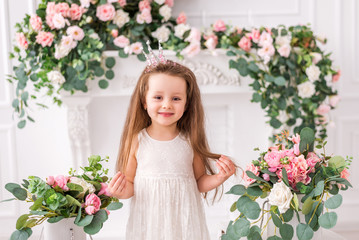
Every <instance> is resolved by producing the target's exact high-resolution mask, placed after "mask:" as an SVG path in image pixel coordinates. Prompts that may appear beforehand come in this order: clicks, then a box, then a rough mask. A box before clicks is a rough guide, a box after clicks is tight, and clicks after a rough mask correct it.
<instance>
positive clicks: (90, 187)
mask: <svg viewBox="0 0 359 240" xmlns="http://www.w3.org/2000/svg"><path fill="white" fill-rule="evenodd" d="M70 183H74V184H77V185H80V186H81V187H82V188H83V189H84V190H83V191H82V192H81V193H80V194H79V195H78V196H79V197H83V196H84V194H85V193H86V191H87V190H88V191H89V194H91V193H94V192H95V191H96V188H95V187H94V186H93V185H92V184H91V183H88V182H86V181H85V180H84V179H82V178H77V177H71V178H70Z"/></svg>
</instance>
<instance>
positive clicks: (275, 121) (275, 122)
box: [269, 117, 282, 129]
mask: <svg viewBox="0 0 359 240" xmlns="http://www.w3.org/2000/svg"><path fill="white" fill-rule="evenodd" d="M269 124H270V125H271V126H272V127H273V128H275V129H278V128H280V126H282V122H281V121H279V120H278V119H276V118H275V117H273V118H271V120H270V122H269Z"/></svg>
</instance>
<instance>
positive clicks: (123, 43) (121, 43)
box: [113, 35, 130, 48]
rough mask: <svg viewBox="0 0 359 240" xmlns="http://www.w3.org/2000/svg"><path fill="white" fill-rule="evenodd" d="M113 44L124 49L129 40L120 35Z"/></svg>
mask: <svg viewBox="0 0 359 240" xmlns="http://www.w3.org/2000/svg"><path fill="white" fill-rule="evenodd" d="M113 44H115V45H116V46H117V47H120V48H124V47H126V46H128V45H129V44H130V40H128V38H126V37H125V36H123V35H121V36H119V37H117V38H115V39H114V40H113Z"/></svg>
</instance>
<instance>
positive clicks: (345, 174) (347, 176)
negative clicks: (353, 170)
mask: <svg viewBox="0 0 359 240" xmlns="http://www.w3.org/2000/svg"><path fill="white" fill-rule="evenodd" d="M349 176H350V173H349V171H348V169H346V168H344V169H343V171H342V172H341V173H340V177H341V178H344V179H346V180H349ZM338 187H339V188H343V187H345V185H344V184H340V183H338Z"/></svg>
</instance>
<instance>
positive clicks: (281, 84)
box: [274, 76, 286, 86]
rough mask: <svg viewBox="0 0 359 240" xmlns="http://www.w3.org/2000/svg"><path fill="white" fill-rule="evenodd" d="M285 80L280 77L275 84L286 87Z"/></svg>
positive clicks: (275, 80)
mask: <svg viewBox="0 0 359 240" xmlns="http://www.w3.org/2000/svg"><path fill="white" fill-rule="evenodd" d="M285 82H286V81H285V78H284V77H282V76H280V77H276V78H274V83H275V84H276V85H277V86H284V85H285Z"/></svg>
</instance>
